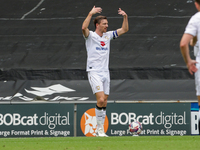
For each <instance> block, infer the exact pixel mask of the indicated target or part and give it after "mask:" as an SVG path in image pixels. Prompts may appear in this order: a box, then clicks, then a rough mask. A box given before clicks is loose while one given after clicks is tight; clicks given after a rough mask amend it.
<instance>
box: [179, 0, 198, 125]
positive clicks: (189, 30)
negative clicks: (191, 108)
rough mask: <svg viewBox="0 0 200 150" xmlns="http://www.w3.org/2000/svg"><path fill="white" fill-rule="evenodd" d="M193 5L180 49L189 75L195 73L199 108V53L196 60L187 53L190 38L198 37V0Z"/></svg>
mask: <svg viewBox="0 0 200 150" xmlns="http://www.w3.org/2000/svg"><path fill="white" fill-rule="evenodd" d="M195 7H196V9H197V10H198V12H197V13H196V14H194V15H193V16H192V17H191V18H190V21H189V22H188V24H187V26H186V29H185V32H184V34H183V36H182V39H181V41H180V49H181V53H182V56H183V59H184V61H185V63H186V65H187V68H188V71H189V72H190V74H191V75H193V73H195V85H196V95H197V98H198V105H199V108H200V63H198V62H200V53H199V50H198V51H197V54H196V60H192V59H191V57H190V53H189V43H190V42H191V40H195V36H197V39H200V26H199V24H200V0H195ZM193 43H195V42H193ZM198 43H199V42H198ZM198 47H199V45H198ZM199 120H200V110H199ZM199 123H200V121H199ZM199 126H200V124H199Z"/></svg>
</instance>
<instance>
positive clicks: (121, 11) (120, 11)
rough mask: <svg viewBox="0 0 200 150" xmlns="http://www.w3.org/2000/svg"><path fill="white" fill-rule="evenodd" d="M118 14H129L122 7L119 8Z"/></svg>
mask: <svg viewBox="0 0 200 150" xmlns="http://www.w3.org/2000/svg"><path fill="white" fill-rule="evenodd" d="M118 14H119V15H122V16H127V14H126V13H125V11H123V10H122V9H121V8H119V10H118Z"/></svg>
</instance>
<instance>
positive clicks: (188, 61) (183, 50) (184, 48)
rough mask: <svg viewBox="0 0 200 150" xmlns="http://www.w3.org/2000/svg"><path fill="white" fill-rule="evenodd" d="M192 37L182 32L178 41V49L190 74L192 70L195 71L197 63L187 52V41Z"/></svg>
mask: <svg viewBox="0 0 200 150" xmlns="http://www.w3.org/2000/svg"><path fill="white" fill-rule="evenodd" d="M192 38H193V36H192V35H190V34H187V33H185V34H183V37H182V39H181V42H180V49H181V53H182V56H183V59H184V61H185V63H186V65H187V68H188V71H189V72H190V74H191V75H192V74H193V73H194V72H196V71H197V68H196V66H195V64H196V63H197V62H196V61H195V60H192V59H191V57H190V53H189V43H190V40H191V39H192Z"/></svg>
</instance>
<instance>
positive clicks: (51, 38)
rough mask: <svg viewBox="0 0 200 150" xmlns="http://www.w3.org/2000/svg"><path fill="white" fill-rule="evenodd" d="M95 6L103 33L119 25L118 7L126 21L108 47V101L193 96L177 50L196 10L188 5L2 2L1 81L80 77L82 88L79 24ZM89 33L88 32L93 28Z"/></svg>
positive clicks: (157, 0)
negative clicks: (104, 28) (103, 22)
mask: <svg viewBox="0 0 200 150" xmlns="http://www.w3.org/2000/svg"><path fill="white" fill-rule="evenodd" d="M94 5H96V6H100V7H102V8H103V12H102V15H106V16H107V17H108V21H109V30H115V29H117V28H119V27H121V23H122V17H121V16H120V15H118V14H117V10H118V8H122V9H123V10H125V11H126V12H127V14H128V16H129V27H130V30H129V32H128V33H126V34H124V35H122V36H121V37H119V38H118V39H116V40H114V41H112V42H111V54H110V71H111V80H112V81H111V92H113V95H116V96H113V97H112V96H111V98H110V99H112V100H116V99H118V100H119V99H120V100H133V101H134V100H194V99H196V98H195V89H194V80H193V76H191V75H190V74H189V73H188V71H187V68H186V66H185V63H184V61H183V59H182V56H181V53H180V49H179V42H180V39H181V36H182V34H183V32H184V29H185V26H186V24H187V22H188V20H189V18H190V17H191V15H193V14H194V13H195V12H196V10H195V8H194V6H193V5H194V4H193V1H192V0H182V1H179V0H168V1H163V0H154V1H148V0H142V1H140V0H134V1H127V2H125V1H122V0H108V1H96V0H95V1H94V0H87V1H86V0H73V1H72V0H65V1H64V0H56V1H54V0H31V1H24V0H2V1H0V8H1V9H0V23H1V27H0V68H1V70H0V81H1V84H5V82H4V81H6V82H9V81H10V82H13V81H15V82H16V81H18V80H26V81H37V80H48V81H52V80H53V81H55V80H58V81H60V80H76V82H79V80H80V81H82V80H83V82H84V84H86V83H87V82H85V80H86V81H87V74H86V72H85V66H86V50H85V45H84V38H83V36H82V32H81V25H82V22H83V20H84V19H85V17H86V16H87V14H88V12H89V11H90V10H91V8H92V7H93V6H94ZM89 28H90V29H91V30H94V27H93V24H92V23H91V24H90V26H89ZM191 55H192V56H193V51H192V49H191ZM118 81H120V83H121V85H122V86H121V85H120V84H117V83H118ZM15 82H14V83H15ZM14 83H13V84H14ZM130 83H131V84H130ZM115 85H118V86H117V87H115ZM113 86H114V87H113ZM123 86H124V88H122V87H123ZM112 87H113V88H112ZM134 87H135V88H134ZM143 87H145V88H143ZM186 87H187V88H186ZM9 88H13V86H12V84H11V85H10V84H9V85H8V86H7V88H6V89H9ZM116 88H120V91H123V92H122V93H123V94H121V95H119V93H120V92H119V93H118V91H117V90H116ZM1 89H2V88H0V93H2V90H3V89H2V90H1ZM13 90H14V89H13ZM90 90H91V89H90V88H89V93H90V95H91V91H90ZM132 90H133V91H132ZM134 90H135V91H134ZM4 93H5V91H4ZM14 94H16V91H15V90H14V91H13V92H12V94H11V95H14ZM8 95H9V94H8ZM5 96H6V95H4V96H2V97H5ZM0 97H1V96H0ZM91 99H95V98H93V97H92V98H91Z"/></svg>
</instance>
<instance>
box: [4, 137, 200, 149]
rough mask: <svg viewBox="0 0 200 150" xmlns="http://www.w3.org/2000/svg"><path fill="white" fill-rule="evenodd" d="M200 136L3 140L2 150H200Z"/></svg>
mask: <svg viewBox="0 0 200 150" xmlns="http://www.w3.org/2000/svg"><path fill="white" fill-rule="evenodd" d="M199 142H200V136H138V137H132V136H122V137H114V136H112V137H103V138H102V137H55V138H54V137H49V138H0V150H199V149H200V144H199Z"/></svg>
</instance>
